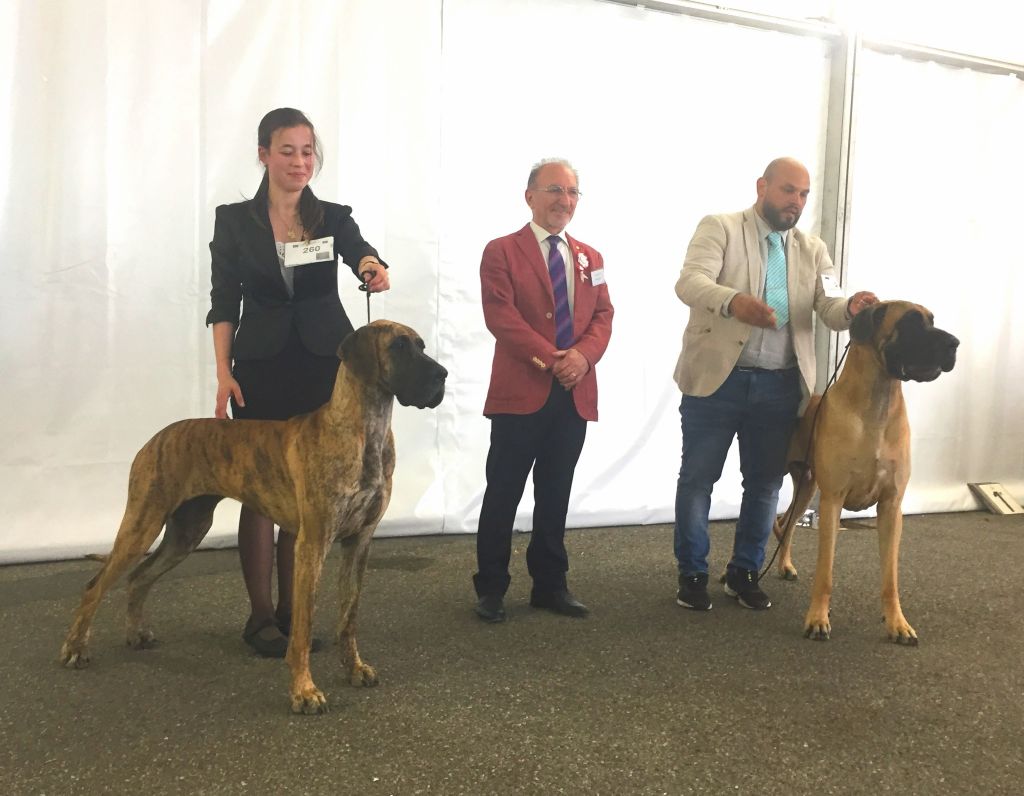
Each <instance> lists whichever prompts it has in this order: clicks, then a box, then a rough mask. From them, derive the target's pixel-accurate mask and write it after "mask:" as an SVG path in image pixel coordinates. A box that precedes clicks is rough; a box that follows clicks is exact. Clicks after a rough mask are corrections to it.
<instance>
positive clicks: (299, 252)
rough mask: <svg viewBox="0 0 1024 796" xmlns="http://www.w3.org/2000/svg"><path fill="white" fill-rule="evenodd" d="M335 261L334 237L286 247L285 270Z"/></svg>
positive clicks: (301, 242) (304, 241)
mask: <svg viewBox="0 0 1024 796" xmlns="http://www.w3.org/2000/svg"><path fill="white" fill-rule="evenodd" d="M333 259H334V237H333V236H332V235H328V236H327V237H326V238H317V239H316V240H300V241H299V242H298V243H286V244H285V245H284V266H285V268H294V267H295V266H296V265H306V263H319V262H330V261H331V260H333Z"/></svg>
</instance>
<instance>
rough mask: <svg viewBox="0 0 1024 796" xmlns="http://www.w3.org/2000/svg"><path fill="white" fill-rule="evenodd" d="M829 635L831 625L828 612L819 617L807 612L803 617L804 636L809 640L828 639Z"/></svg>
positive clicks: (830, 633)
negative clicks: (804, 617)
mask: <svg viewBox="0 0 1024 796" xmlns="http://www.w3.org/2000/svg"><path fill="white" fill-rule="evenodd" d="M831 637H832V625H831V623H830V622H829V621H828V614H827V613H826V614H825V616H824V617H821V616H816V615H814V614H810V613H808V614H807V618H806V619H804V638H809V639H811V641H828V640H829V639H830V638H831Z"/></svg>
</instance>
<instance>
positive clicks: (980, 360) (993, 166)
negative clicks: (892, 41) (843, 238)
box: [849, 52, 1024, 512]
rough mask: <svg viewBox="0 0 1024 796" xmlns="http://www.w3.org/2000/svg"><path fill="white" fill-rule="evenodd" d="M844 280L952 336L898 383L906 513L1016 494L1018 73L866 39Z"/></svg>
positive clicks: (1020, 430)
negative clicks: (907, 305) (898, 302)
mask: <svg viewBox="0 0 1024 796" xmlns="http://www.w3.org/2000/svg"><path fill="white" fill-rule="evenodd" d="M856 79H857V86H858V88H857V91H856V92H855V97H856V108H855V118H856V126H855V139H856V143H855V151H854V158H853V164H854V166H853V174H852V179H853V185H854V201H853V206H852V209H851V214H852V223H851V231H852V235H851V240H850V244H849V245H850V260H849V266H850V283H849V289H850V290H859V289H865V288H870V289H873V290H875V292H877V293H878V294H879V295H880V296H881V297H882V298H904V299H909V300H911V301H917V302H920V303H921V304H924V305H926V306H927V307H928V308H929V309H931V310H932V312H933V313H934V314H935V322H936V324H937V325H938V326H940V327H941V328H944V329H946V330H947V331H949V332H951V333H953V334H955V335H956V336H957V337H958V338H959V339H960V349H959V352H958V363H957V366H956V368H955V369H954V370H953V372H952V373H948V374H944V375H942V376H940V377H939V379H938V380H937V381H936V382H933V383H931V384H908V385H907V386H906V387H905V388H904V395H905V396H906V399H907V407H908V412H909V414H910V422H911V429H912V431H913V435H912V439H913V447H912V457H913V468H914V472H913V477H912V479H911V482H910V487H909V491H908V493H907V497H906V499H905V500H904V509H905V510H906V511H907V512H925V511H952V510H961V509H971V508H975V507H976V506H977V504H976V502H975V500H974V498H973V497H972V496H971V493H970V490H969V489H968V487H967V486H966V484H967V483H968V482H984V481H999V482H1002V483H1003V485H1004V486H1005V487H1007V489H1008V490H1009V492H1010V494H1012V495H1015V496H1016V497H1017V498H1018V500H1020V499H1021V498H1024V379H1021V378H1020V376H1019V373H1018V370H1017V369H1018V367H1019V365H1020V363H1021V362H1022V361H1024V323H1022V322H1021V318H1020V309H1019V307H1018V304H1019V299H1020V296H1021V293H1022V291H1024V251H1022V250H1021V247H1020V246H1017V245H1016V231H1017V230H1019V228H1020V226H1021V210H1020V200H1019V192H1020V176H1021V175H1022V174H1024V151H1022V149H1021V146H1020V141H1022V140H1024V82H1022V81H1020V80H1017V79H1015V78H1013V77H1008V76H997V75H989V74H980V73H977V72H971V71H968V70H966V69H953V68H950V67H945V66H938V65H936V64H929V63H921V62H917V61H909V60H905V59H903V58H900V57H897V56H892V55H880V54H877V53H872V52H866V53H863V54H862V57H861V58H860V59H859V60H858V64H857V77H856Z"/></svg>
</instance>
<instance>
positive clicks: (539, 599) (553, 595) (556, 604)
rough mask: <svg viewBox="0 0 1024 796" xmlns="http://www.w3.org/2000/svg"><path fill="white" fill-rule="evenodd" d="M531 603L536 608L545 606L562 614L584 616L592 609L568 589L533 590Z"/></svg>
mask: <svg viewBox="0 0 1024 796" xmlns="http://www.w3.org/2000/svg"><path fill="white" fill-rule="evenodd" d="M530 605H532V606H533V607H534V608H544V609H546V610H548V611H553V612H554V613H556V614H562V616H575V617H577V618H581V619H582V618H583V617H584V616H586V615H587V614H588V613H590V609H589V608H587V606H585V605H584V604H583V603H581V602H580V601H579V600H577V599H576V598H575V597H573V596H572V595H571V594H570V593H569V592H568V591H565V590H562V591H549V592H533V593H532V594H531V595H530Z"/></svg>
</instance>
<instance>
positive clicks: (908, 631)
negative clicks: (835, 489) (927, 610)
mask: <svg viewBox="0 0 1024 796" xmlns="http://www.w3.org/2000/svg"><path fill="white" fill-rule="evenodd" d="M901 498H902V496H896V497H893V498H884V499H882V500H880V501H878V553H879V557H880V559H881V564H882V614H883V616H884V617H885V630H886V632H887V633H888V634H889V640H890V641H895V642H896V643H897V644H908V645H910V646H916V645H917V633H916V632H914V628H912V627H911V626H910V623H909V622H908V621H907V619H906V617H905V616H903V610H902V608H900V591H899V557H900V537H901V536H902V535H903V512H902V511H901V510H900V504H901Z"/></svg>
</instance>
